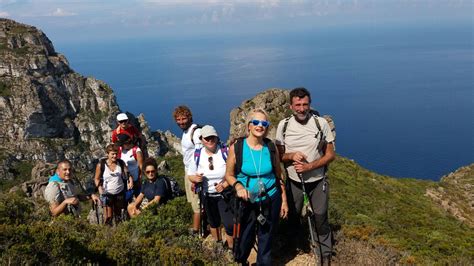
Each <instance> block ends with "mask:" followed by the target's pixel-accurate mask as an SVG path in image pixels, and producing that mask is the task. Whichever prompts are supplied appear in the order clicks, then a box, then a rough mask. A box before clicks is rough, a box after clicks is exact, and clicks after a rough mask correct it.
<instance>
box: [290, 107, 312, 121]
mask: <svg viewBox="0 0 474 266" xmlns="http://www.w3.org/2000/svg"><path fill="white" fill-rule="evenodd" d="M309 113H310V110H308V111H306V112H305V113H304V114H299V113H297V112H293V116H294V117H295V119H296V121H298V122H299V123H301V124H306V122H308V119H309V116H310V115H309Z"/></svg>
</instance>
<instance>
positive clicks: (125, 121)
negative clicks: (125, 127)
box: [118, 120, 128, 124]
mask: <svg viewBox="0 0 474 266" xmlns="http://www.w3.org/2000/svg"><path fill="white" fill-rule="evenodd" d="M127 122H128V120H121V121H118V123H119V124H125V123H127Z"/></svg>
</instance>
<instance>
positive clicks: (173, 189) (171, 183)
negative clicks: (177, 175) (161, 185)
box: [162, 176, 184, 200]
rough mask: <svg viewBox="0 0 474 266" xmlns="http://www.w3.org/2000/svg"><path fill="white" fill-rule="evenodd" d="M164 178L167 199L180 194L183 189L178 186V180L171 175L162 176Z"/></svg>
mask: <svg viewBox="0 0 474 266" xmlns="http://www.w3.org/2000/svg"><path fill="white" fill-rule="evenodd" d="M162 177H163V179H164V180H165V185H166V197H167V199H168V200H172V199H174V198H176V197H179V196H182V195H183V194H184V193H183V190H182V189H181V188H180V187H179V184H178V182H176V180H174V178H172V177H168V176H162Z"/></svg>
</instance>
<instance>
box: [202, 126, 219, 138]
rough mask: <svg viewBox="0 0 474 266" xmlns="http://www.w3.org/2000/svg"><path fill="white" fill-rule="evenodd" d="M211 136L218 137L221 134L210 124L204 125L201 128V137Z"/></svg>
mask: <svg viewBox="0 0 474 266" xmlns="http://www.w3.org/2000/svg"><path fill="white" fill-rule="evenodd" d="M210 136H216V137H218V136H219V135H217V131H216V129H215V128H214V127H213V126H209V125H206V126H203V127H202V129H201V137H203V138H207V137H210Z"/></svg>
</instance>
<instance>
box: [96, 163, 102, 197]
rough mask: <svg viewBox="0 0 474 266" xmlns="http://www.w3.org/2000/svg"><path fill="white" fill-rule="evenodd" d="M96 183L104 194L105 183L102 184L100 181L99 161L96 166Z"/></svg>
mask: <svg viewBox="0 0 474 266" xmlns="http://www.w3.org/2000/svg"><path fill="white" fill-rule="evenodd" d="M94 183H95V186H96V187H97V189H98V190H99V194H103V193H104V187H103V184H101V182H100V163H98V164H97V165H96V167H95V175H94Z"/></svg>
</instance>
